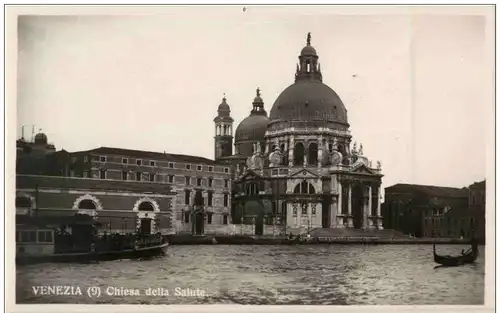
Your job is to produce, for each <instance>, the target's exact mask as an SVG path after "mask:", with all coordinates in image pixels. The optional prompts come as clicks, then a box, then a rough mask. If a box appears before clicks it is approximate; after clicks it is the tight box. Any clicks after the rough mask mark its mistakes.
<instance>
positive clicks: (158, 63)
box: [17, 6, 493, 187]
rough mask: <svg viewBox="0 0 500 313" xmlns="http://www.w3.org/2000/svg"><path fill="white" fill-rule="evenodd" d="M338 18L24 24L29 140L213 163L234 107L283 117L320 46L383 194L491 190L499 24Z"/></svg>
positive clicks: (222, 10)
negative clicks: (479, 185)
mask: <svg viewBox="0 0 500 313" xmlns="http://www.w3.org/2000/svg"><path fill="white" fill-rule="evenodd" d="M337 11H338V10H337V9H336V8H320V7H316V8H308V9H304V8H301V7H295V8H294V7H288V8H287V9H282V10H278V9H277V8H273V7H248V8H247V9H246V10H245V11H244V10H242V7H241V6H233V7H204V8H195V7H189V8H187V7H170V8H164V9H162V10H156V11H154V14H153V13H152V12H151V11H149V12H143V11H140V10H137V11H136V12H132V13H131V12H130V11H128V13H127V14H121V15H61V16H55V15H48V16H42V15H39V16H35V15H32V16H23V17H20V18H19V19H18V69H17V70H18V80H17V135H18V137H20V136H21V134H22V131H21V129H22V126H23V125H25V127H24V135H25V137H27V138H28V139H29V138H30V137H31V129H32V126H31V125H35V130H36V131H38V130H39V129H42V131H43V132H44V133H46V134H47V136H48V139H49V142H51V143H53V144H55V146H56V148H57V149H65V150H67V151H79V150H86V149H93V148H96V147H99V146H110V147H119V148H127V149H137V150H148V151H157V152H163V151H166V152H169V153H181V154H191V155H198V156H203V157H208V158H213V153H214V148H213V147H214V144H213V136H214V124H213V118H214V117H215V116H216V114H217V112H216V110H217V106H218V105H219V104H220V102H221V99H222V97H223V94H225V95H226V97H227V102H228V104H229V105H230V107H231V115H232V117H233V118H234V119H235V123H234V130H235V129H236V127H237V125H238V123H239V122H240V121H241V120H242V119H243V118H245V117H246V116H248V114H249V113H250V110H251V108H252V104H251V103H252V100H253V98H254V96H255V90H256V88H257V87H259V88H260V89H261V95H262V98H263V100H264V102H265V109H266V110H267V111H268V112H269V111H270V109H271V107H272V105H273V103H274V101H275V100H276V98H277V97H278V95H279V94H280V93H281V92H282V91H283V90H284V89H285V88H286V87H287V86H289V85H290V84H292V83H293V81H294V74H295V68H296V63H297V61H298V55H299V53H300V50H301V49H302V47H303V46H304V45H305V44H306V36H307V33H308V32H311V36H312V40H311V44H312V46H314V47H315V49H316V50H317V52H318V55H319V62H320V63H321V70H322V73H323V82H324V83H325V84H327V85H329V86H330V87H331V88H332V89H333V90H335V91H336V92H337V94H338V95H339V96H340V98H341V99H342V101H343V102H344V105H345V106H346V108H347V110H348V120H349V123H350V125H351V128H350V130H351V133H352V136H353V141H356V142H358V146H359V143H362V144H363V150H364V154H365V155H366V156H367V157H368V158H370V159H372V160H373V164H375V163H376V161H377V160H380V162H381V164H382V170H383V174H384V175H385V176H384V178H383V185H384V186H385V187H387V186H391V185H393V184H397V183H411V184H428V185H439V186H450V187H464V186H467V185H469V184H471V183H473V182H474V181H480V180H483V179H484V178H485V177H486V166H485V160H486V146H487V140H488V139H487V138H488V137H487V133H486V132H487V131H488V127H487V123H488V122H489V121H490V119H488V117H489V115H490V114H491V113H492V112H493V111H492V110H493V109H492V108H493V103H492V101H490V100H491V95H490V94H488V90H489V89H488V87H489V85H488V84H490V85H491V79H490V80H489V76H488V67H487V58H486V57H485V56H486V55H487V54H486V53H487V46H486V41H487V38H486V33H485V29H486V20H485V18H484V17H483V16H481V15H463V14H462V15H457V14H446V11H440V14H419V15H414V14H413V15H408V14H405V13H398V14H381V13H380V11H377V13H373V14H369V13H368V14H367V13H366V12H364V13H363V14H356V13H355V12H354V11H351V13H349V14H345V13H343V14H340V13H339V12H337Z"/></svg>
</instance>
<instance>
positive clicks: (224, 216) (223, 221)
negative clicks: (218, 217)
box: [222, 214, 227, 225]
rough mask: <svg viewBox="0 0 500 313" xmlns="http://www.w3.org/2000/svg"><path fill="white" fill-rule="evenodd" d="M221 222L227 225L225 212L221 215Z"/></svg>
mask: <svg viewBox="0 0 500 313" xmlns="http://www.w3.org/2000/svg"><path fill="white" fill-rule="evenodd" d="M222 224H224V225H227V214H224V215H223V216H222Z"/></svg>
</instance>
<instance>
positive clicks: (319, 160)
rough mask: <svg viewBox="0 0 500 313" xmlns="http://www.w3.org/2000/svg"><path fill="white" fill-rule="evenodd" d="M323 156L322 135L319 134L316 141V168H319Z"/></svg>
mask: <svg viewBox="0 0 500 313" xmlns="http://www.w3.org/2000/svg"><path fill="white" fill-rule="evenodd" d="M323 157H324V156H323V135H321V136H319V142H318V168H321V163H322V161H323Z"/></svg>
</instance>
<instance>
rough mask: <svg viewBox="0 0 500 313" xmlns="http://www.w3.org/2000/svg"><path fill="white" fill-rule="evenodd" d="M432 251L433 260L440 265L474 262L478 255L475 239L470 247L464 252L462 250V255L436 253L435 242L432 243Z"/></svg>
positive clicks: (458, 264)
mask: <svg viewBox="0 0 500 313" xmlns="http://www.w3.org/2000/svg"><path fill="white" fill-rule="evenodd" d="M432 249H433V253H434V262H436V263H438V264H441V265H442V266H460V265H464V264H469V263H474V262H475V261H476V259H477V256H478V254H479V253H478V247H477V241H476V240H474V239H473V240H472V242H471V248H470V249H469V250H467V251H466V252H462V255H458V256H451V255H438V254H437V253H436V244H433V245H432Z"/></svg>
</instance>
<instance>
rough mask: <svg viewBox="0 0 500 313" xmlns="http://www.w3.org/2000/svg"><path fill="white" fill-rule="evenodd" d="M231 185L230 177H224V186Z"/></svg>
mask: <svg viewBox="0 0 500 313" xmlns="http://www.w3.org/2000/svg"><path fill="white" fill-rule="evenodd" d="M227 187H229V179H224V188H227Z"/></svg>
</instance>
